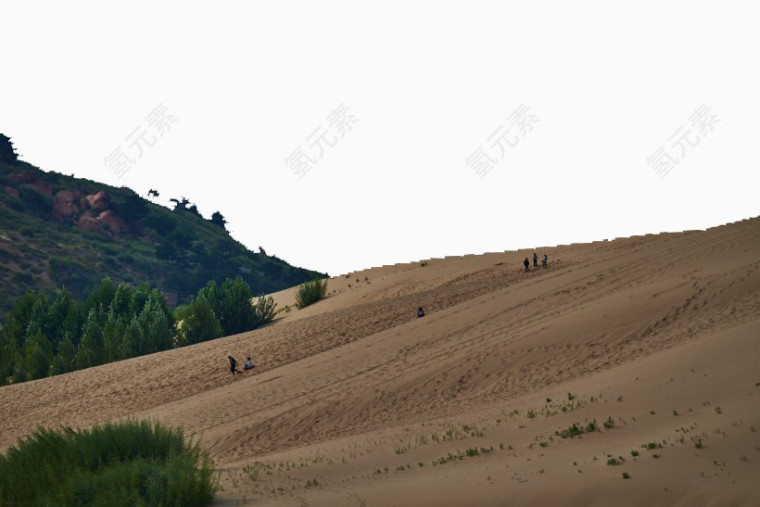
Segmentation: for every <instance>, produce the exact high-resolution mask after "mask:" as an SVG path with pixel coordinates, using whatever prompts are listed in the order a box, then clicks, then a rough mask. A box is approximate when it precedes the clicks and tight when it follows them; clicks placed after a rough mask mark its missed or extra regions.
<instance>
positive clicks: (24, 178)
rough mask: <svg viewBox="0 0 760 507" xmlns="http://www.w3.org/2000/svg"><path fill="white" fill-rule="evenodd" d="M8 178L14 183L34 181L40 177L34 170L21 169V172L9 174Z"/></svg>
mask: <svg viewBox="0 0 760 507" xmlns="http://www.w3.org/2000/svg"><path fill="white" fill-rule="evenodd" d="M8 179H9V180H11V181H12V182H14V183H25V184H29V183H34V182H35V181H37V180H38V179H39V178H37V174H35V173H34V171H21V172H20V173H13V174H9V175H8Z"/></svg>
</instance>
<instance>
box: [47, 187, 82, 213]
mask: <svg viewBox="0 0 760 507" xmlns="http://www.w3.org/2000/svg"><path fill="white" fill-rule="evenodd" d="M81 199H82V194H80V193H79V192H76V191H74V190H59V191H58V192H56V194H55V197H53V216H54V217H55V218H57V219H59V220H60V219H63V218H76V217H77V216H79V201H80V200H81Z"/></svg>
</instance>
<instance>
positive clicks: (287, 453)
mask: <svg viewBox="0 0 760 507" xmlns="http://www.w3.org/2000/svg"><path fill="white" fill-rule="evenodd" d="M534 251H535V252H537V253H538V254H539V258H540V256H541V255H543V254H544V253H546V254H547V255H548V258H549V267H548V268H547V269H542V268H541V266H540V264H539V267H538V268H533V267H532V265H531V271H530V272H528V273H525V272H523V267H522V261H523V259H524V258H525V257H531V259H532V254H533V252H534ZM328 292H329V296H328V297H327V298H326V299H325V300H323V301H320V302H318V303H317V304H315V305H313V306H310V307H308V308H305V309H302V310H296V309H295V308H294V306H293V298H294V289H290V290H286V291H282V292H280V293H277V294H275V295H274V296H275V298H276V300H277V301H278V303H279V307H280V308H284V307H286V306H290V307H291V311H283V312H282V313H280V318H278V319H277V320H276V321H275V322H273V323H272V324H270V325H268V326H266V327H263V328H261V329H258V330H255V331H252V332H249V333H243V334H240V335H235V336H230V337H225V338H221V339H218V340H214V341H211V342H207V343H203V344H200V345H196V346H192V347H187V348H182V349H176V350H171V351H167V352H163V353H159V354H153V355H150V356H144V357H139V358H135V359H131V360H128V361H123V362H119V363H113V364H109V365H104V366H101V367H97V368H91V369H88V370H83V371H79V372H75V373H71V374H67V375H62V376H59V377H54V378H48V379H43V380H39V381H34V382H29V383H25V384H19V385H13V386H7V387H3V388H0V428H2V430H1V432H0V449H6V448H7V447H8V446H10V445H12V444H13V443H14V442H15V441H16V440H17V439H18V438H20V437H23V436H24V435H27V434H28V433H30V432H31V431H32V430H33V429H34V428H35V427H37V426H46V427H55V426H57V425H60V424H65V425H71V426H74V427H85V426H88V425H91V424H94V423H98V422H102V421H107V420H114V419H119V418H127V417H131V418H150V419H154V420H160V421H164V422H166V423H169V424H172V425H178V426H181V427H183V428H184V430H185V432H186V433H187V434H190V435H193V436H194V437H195V438H197V439H198V440H199V441H200V443H201V444H202V446H203V447H204V448H206V449H207V450H208V451H209V453H210V454H211V456H212V458H213V459H214V461H215V464H216V466H217V468H218V469H219V470H220V481H221V485H222V487H223V489H222V490H221V491H220V492H219V493H218V495H217V502H216V503H218V504H219V505H233V504H235V505H237V504H241V503H247V504H251V505H278V506H288V505H323V506H340V505H378V506H390V505H399V506H404V505H409V506H412V505H414V506H418V505H421V506H425V505H430V506H439V505H478V506H481V505H577V506H586V505H600V506H602V505H604V506H608V505H616V506H622V505H683V506H686V505H760V480H758V479H759V478H760V219H757V218H755V219H751V220H745V221H741V222H737V223H733V224H728V225H725V226H721V227H716V228H713V229H709V230H707V231H689V232H683V233H681V232H679V233H665V234H657V235H647V236H642V237H632V238H624V239H616V240H611V241H599V242H595V243H590V244H574V245H567V246H559V247H551V248H543V247H541V248H536V249H533V248H531V249H527V250H520V251H509V252H503V253H490V254H486V255H479V256H465V257H450V258H445V259H427V260H426V262H421V261H417V262H413V263H408V264H399V265H395V266H385V267H377V268H371V269H366V270H364V271H360V272H354V273H349V274H348V275H341V276H337V277H334V278H332V279H330V281H329V283H328ZM419 306H422V307H424V309H425V311H426V312H427V315H426V316H425V317H424V318H421V319H418V318H417V316H416V310H417V307H419ZM228 355H233V356H235V357H236V358H237V359H238V361H239V362H241V363H242V361H243V360H244V359H245V357H246V356H248V355H250V356H252V357H253V360H254V363H255V364H256V368H255V369H254V370H253V371H252V372H247V373H245V374H242V375H236V376H233V375H231V374H230V372H229V371H228V370H227V356H228ZM594 423H595V428H596V429H594ZM574 425H575V426H574ZM573 426H574V427H575V428H581V429H582V430H586V429H591V431H588V432H584V433H583V434H580V435H578V436H575V437H569V436H568V435H567V431H568V428H571V427H573ZM589 426H591V428H589ZM563 432H564V433H563Z"/></svg>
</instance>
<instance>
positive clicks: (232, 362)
mask: <svg viewBox="0 0 760 507" xmlns="http://www.w3.org/2000/svg"><path fill="white" fill-rule="evenodd" d="M227 357H228V358H229V360H230V371H231V372H232V374H233V375H234V374H236V373H240V372H239V371H238V369H237V361H235V358H234V357H232V356H227Z"/></svg>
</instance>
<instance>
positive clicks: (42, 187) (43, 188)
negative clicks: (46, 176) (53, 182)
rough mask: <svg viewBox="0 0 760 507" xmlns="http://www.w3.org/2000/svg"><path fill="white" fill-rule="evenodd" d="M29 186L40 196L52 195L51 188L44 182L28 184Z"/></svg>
mask: <svg viewBox="0 0 760 507" xmlns="http://www.w3.org/2000/svg"><path fill="white" fill-rule="evenodd" d="M29 186H30V187H34V188H36V189H37V191H38V192H40V193H42V194H45V195H53V187H51V186H50V183H45V182H44V181H35V182H32V183H29Z"/></svg>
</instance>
